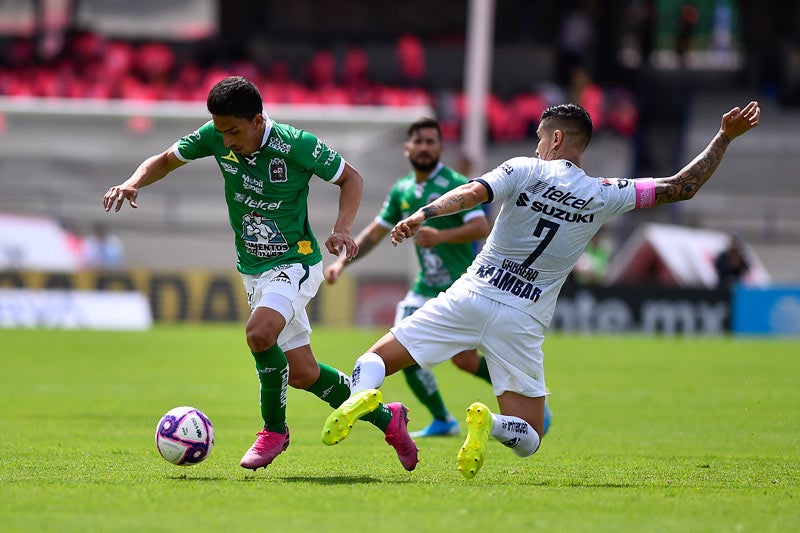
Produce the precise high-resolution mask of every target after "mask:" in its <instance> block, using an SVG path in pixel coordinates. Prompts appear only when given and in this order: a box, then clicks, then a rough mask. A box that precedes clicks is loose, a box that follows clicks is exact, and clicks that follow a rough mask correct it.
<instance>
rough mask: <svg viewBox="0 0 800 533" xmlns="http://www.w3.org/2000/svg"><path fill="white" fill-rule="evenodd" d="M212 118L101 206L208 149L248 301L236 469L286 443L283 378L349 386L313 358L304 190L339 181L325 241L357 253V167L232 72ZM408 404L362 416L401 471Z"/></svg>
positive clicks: (408, 457)
mask: <svg viewBox="0 0 800 533" xmlns="http://www.w3.org/2000/svg"><path fill="white" fill-rule="evenodd" d="M207 107H208V111H209V112H210V113H211V120H210V121H208V122H207V123H206V124H204V125H203V126H201V127H200V128H199V129H198V130H197V131H195V132H193V133H191V134H189V135H186V136H185V137H183V138H181V139H180V140H179V141H178V142H176V143H175V144H174V145H173V146H172V147H170V148H169V149H167V150H166V151H164V152H163V153H161V154H158V155H154V156H152V157H150V158H148V159H146V160H145V161H144V162H143V163H142V164H141V165H139V167H138V168H137V170H136V171H135V172H134V173H133V175H132V176H131V177H130V178H129V179H127V180H126V181H125V182H123V183H122V184H120V185H117V186H114V187H111V188H110V189H109V190H108V192H107V193H106V194H105V197H104V198H103V205H104V207H105V210H106V211H109V210H110V209H111V208H112V207H114V208H115V211H119V210H120V208H121V207H122V205H123V204H124V202H125V201H126V200H127V201H128V202H129V203H130V205H131V207H133V208H136V207H138V206H137V203H136V198H137V196H138V191H139V189H140V188H141V187H144V186H147V185H150V184H152V183H154V182H156V181H158V180H160V179H162V178H163V177H165V176H166V175H167V174H169V173H170V172H171V171H173V170H175V169H176V168H178V167H180V166H182V165H184V164H186V163H187V162H189V161H192V160H195V159H199V158H203V157H213V158H214V159H215V160H216V162H217V165H218V166H219V170H220V173H221V174H222V178H223V182H224V190H225V201H226V202H227V205H228V216H229V219H230V224H231V228H232V229H233V232H234V236H235V244H236V254H237V268H238V270H239V272H240V274H241V276H242V281H243V283H244V287H245V291H246V292H247V299H248V303H249V305H250V308H251V310H252V313H251V315H250V318H249V319H248V321H247V326H246V338H247V345H248V347H249V348H250V351H251V353H252V354H253V358H254V359H255V364H256V370H257V375H258V379H259V383H260V392H261V396H260V399H261V417H262V419H263V422H264V424H263V429H262V430H261V431H259V432H258V433H257V438H256V441H255V443H254V444H253V446H252V447H251V448H250V449H249V450H248V451H247V453H245V455H244V457H242V460H241V463H240V464H241V466H242V467H243V468H248V469H253V470H257V469H258V468H263V467H266V466H268V465H269V464H270V463H271V462H272V461H273V460H274V459H275V457H276V456H277V455H278V454H280V453H281V452H282V451H284V450H285V449H286V448H287V447H288V446H289V429H288V427H287V425H286V388H287V385H291V386H292V387H295V388H299V389H305V390H308V391H309V392H311V393H313V394H315V395H316V396H318V397H319V398H321V399H322V400H323V401H325V402H327V403H328V404H329V405H331V406H332V407H338V406H339V405H341V403H342V402H343V401H344V400H345V399H347V397H348V396H349V394H350V388H349V379H348V378H347V376H346V375H344V374H343V373H341V372H339V371H338V370H336V369H335V368H331V367H329V366H327V365H325V364H323V363H318V362H317V360H316V358H315V357H314V354H313V352H312V351H311V345H310V340H309V334H310V332H311V327H310V324H309V320H308V315H307V314H306V311H305V308H306V305H307V304H308V302H309V301H310V300H311V298H313V297H314V296H315V295H316V293H317V289H318V288H319V285H320V283H321V282H322V279H323V273H322V254H321V251H320V247H319V244H318V243H317V240H316V239H315V237H314V234H313V233H312V231H311V227H310V225H309V221H308V204H307V200H308V192H309V183H310V181H311V178H312V177H313V176H314V175H316V176H318V177H319V178H321V179H322V180H324V181H327V182H330V183H333V184H334V185H336V186H338V187H339V188H340V193H339V213H338V216H337V218H336V221H335V222H334V225H333V231H332V232H331V234H330V236H328V238H327V239H326V240H325V247H326V248H327V250H328V251H329V252H330V253H332V254H334V255H337V256H340V257H342V258H343V259H344V260H351V259H353V257H355V256H356V254H357V253H358V246H357V245H356V243H355V241H354V240H353V238H352V237H351V236H350V227H351V226H352V224H353V220H354V218H355V215H356V211H357V209H358V205H359V203H360V202H361V192H362V187H363V181H362V178H361V175H360V174H359V172H358V171H357V170H356V169H355V168H353V167H352V166H351V165H350V164H348V163H347V162H346V161H345V160H344V159H342V157H341V156H340V155H339V154H338V153H337V152H336V151H335V150H333V149H331V148H329V147H328V146H327V145H325V143H323V142H322V141H321V140H320V139H318V138H317V137H316V136H314V135H313V134H311V133H308V132H305V131H302V130H299V129H296V128H294V127H292V126H289V125H286V124H279V123H277V122H274V121H272V120H271V119H270V118H269V117H268V116H267V114H266V113H265V112H264V110H263V105H262V100H261V94H260V93H259V91H258V88H257V87H256V86H255V85H254V84H253V83H252V82H250V81H249V80H246V79H245V78H242V77H240V76H232V77H228V78H225V79H223V80H222V81H220V82H219V83H217V84H216V85H215V86H214V87H213V88H212V89H211V91H210V92H209V94H208V100H207ZM407 411H408V409H407V408H406V407H405V406H404V405H403V404H400V403H393V404H388V405H383V404H380V405H376V410H375V411H374V412H373V413H374V416H372V413H370V414H367V417H366V418H365V419H366V420H368V421H369V422H371V423H372V424H374V425H375V426H377V427H378V428H379V429H381V430H382V431H383V432H384V433H385V435H386V442H387V443H389V444H390V445H391V446H392V447H394V448H395V450H396V451H397V454H398V457H399V458H400V461H401V463H402V464H403V466H404V467H405V468H406V469H407V470H413V469H414V467H415V466H416V464H417V448H416V445H415V444H414V441H413V440H411V437H410V436H409V434H408V430H407V428H406V424H407V422H408V416H407Z"/></svg>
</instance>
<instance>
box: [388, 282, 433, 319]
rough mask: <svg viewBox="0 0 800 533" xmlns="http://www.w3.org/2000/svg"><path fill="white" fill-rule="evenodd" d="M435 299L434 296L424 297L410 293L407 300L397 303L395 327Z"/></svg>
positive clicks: (406, 297)
mask: <svg viewBox="0 0 800 533" xmlns="http://www.w3.org/2000/svg"><path fill="white" fill-rule="evenodd" d="M431 298H433V297H432V296H422V295H421V294H417V293H416V292H411V291H409V292H408V294H406V296H405V298H403V299H402V300H400V301H399V302H398V303H397V308H396V310H395V312H394V325H395V326H396V325H397V324H399V323H400V321H401V320H403V319H404V318H405V317H407V316H408V315H410V314H411V313H413V312H414V311H416V310H417V309H419V308H420V307H422V306H423V305H425V302H427V301H428V300H430V299H431Z"/></svg>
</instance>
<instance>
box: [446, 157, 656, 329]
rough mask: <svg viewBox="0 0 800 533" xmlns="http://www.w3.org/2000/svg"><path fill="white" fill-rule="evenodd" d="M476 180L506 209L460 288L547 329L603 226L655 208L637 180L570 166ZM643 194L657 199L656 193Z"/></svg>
mask: <svg viewBox="0 0 800 533" xmlns="http://www.w3.org/2000/svg"><path fill="white" fill-rule="evenodd" d="M477 181H479V182H481V183H483V184H484V185H485V186H486V187H487V188H488V191H489V202H498V201H502V207H501V209H500V213H499V214H498V216H497V219H496V221H495V223H494V227H493V229H492V232H491V233H490V234H489V237H488V239H487V241H486V244H485V245H484V247H483V249H482V250H481V252H480V253H479V254H478V256H477V257H476V258H475V261H473V263H472V265H471V266H470V267H469V269H468V270H467V272H466V273H465V274H464V275H463V276H462V277H461V278H460V279H459V280H458V281H456V284H455V285H458V286H460V287H461V288H466V289H467V290H470V291H473V292H477V293H479V294H482V295H484V296H486V297H487V298H491V299H493V300H496V301H499V302H501V303H503V304H506V305H509V306H511V307H515V308H517V309H520V310H522V311H524V312H526V313H528V314H529V315H531V316H532V317H534V318H535V319H536V320H538V321H539V322H541V323H542V324H544V326H545V327H546V326H549V324H550V320H551V319H552V317H553V311H554V309H555V306H556V298H557V297H558V293H559V291H560V290H561V286H562V285H563V284H564V280H566V278H567V275H568V274H569V273H570V271H571V270H572V267H573V266H575V263H576V262H577V261H578V258H579V257H580V255H581V253H582V252H583V250H584V248H586V245H587V244H588V243H589V241H590V240H591V239H592V236H594V234H595V233H597V231H598V230H599V229H600V227H601V226H602V225H603V223H604V222H605V221H606V220H608V219H609V218H611V217H612V216H614V215H619V214H621V213H624V212H626V211H629V210H631V209H633V208H634V207H636V206H638V205H640V204H641V205H642V206H645V205H647V204H648V203H652V198H647V199H645V201H643V202H642V201H641V200H642V199H641V198H640V199H639V201H637V188H638V187H635V186H634V181H635V180H631V179H622V178H620V179H616V178H614V179H608V178H593V177H591V176H587V175H586V173H585V172H584V171H583V170H582V169H581V168H579V167H578V166H577V165H575V164H573V163H570V162H569V161H565V160H556V161H543V160H540V159H536V158H532V157H515V158H513V159H509V160H508V161H506V162H505V163H503V164H502V165H500V166H499V167H497V168H496V169H494V170H493V171H491V172H488V173H486V174H484V175H483V176H481V177H480V178H477ZM642 181H643V182H644V181H645V180H642ZM647 181H649V182H650V183H652V180H647ZM639 194H640V196H641V195H642V194H650V195H652V188H649V189H646V188H642V191H640V193H639Z"/></svg>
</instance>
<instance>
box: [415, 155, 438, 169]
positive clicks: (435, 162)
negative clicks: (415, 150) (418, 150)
mask: <svg viewBox="0 0 800 533" xmlns="http://www.w3.org/2000/svg"><path fill="white" fill-rule="evenodd" d="M408 162H409V163H411V166H412V167H414V170H416V171H417V172H430V171H431V170H433V169H434V168H436V165H438V164H439V160H438V159H432V160H431V162H430V163H419V162H417V161H414V160H413V159H411V158H410V157H409V158H408Z"/></svg>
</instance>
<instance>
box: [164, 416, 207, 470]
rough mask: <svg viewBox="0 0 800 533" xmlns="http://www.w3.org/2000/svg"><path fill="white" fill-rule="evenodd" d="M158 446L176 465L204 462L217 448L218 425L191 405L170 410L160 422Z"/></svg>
mask: <svg viewBox="0 0 800 533" xmlns="http://www.w3.org/2000/svg"><path fill="white" fill-rule="evenodd" d="M156 447H157V448H158V452H159V453H160V454H161V457H163V458H164V459H166V460H167V461H169V462H170V463H172V464H174V465H184V466H188V465H194V464H197V463H200V462H202V461H203V460H204V459H205V458H206V457H208V454H210V453H211V450H212V449H214V426H212V425H211V421H210V420H209V419H208V417H207V416H206V415H205V414H203V412H202V411H201V410H200V409H195V408H194V407H189V406H188V405H184V406H182V407H176V408H174V409H170V410H169V411H167V412H166V413H165V414H164V416H162V417H161V420H159V421H158V426H157V427H156Z"/></svg>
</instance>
